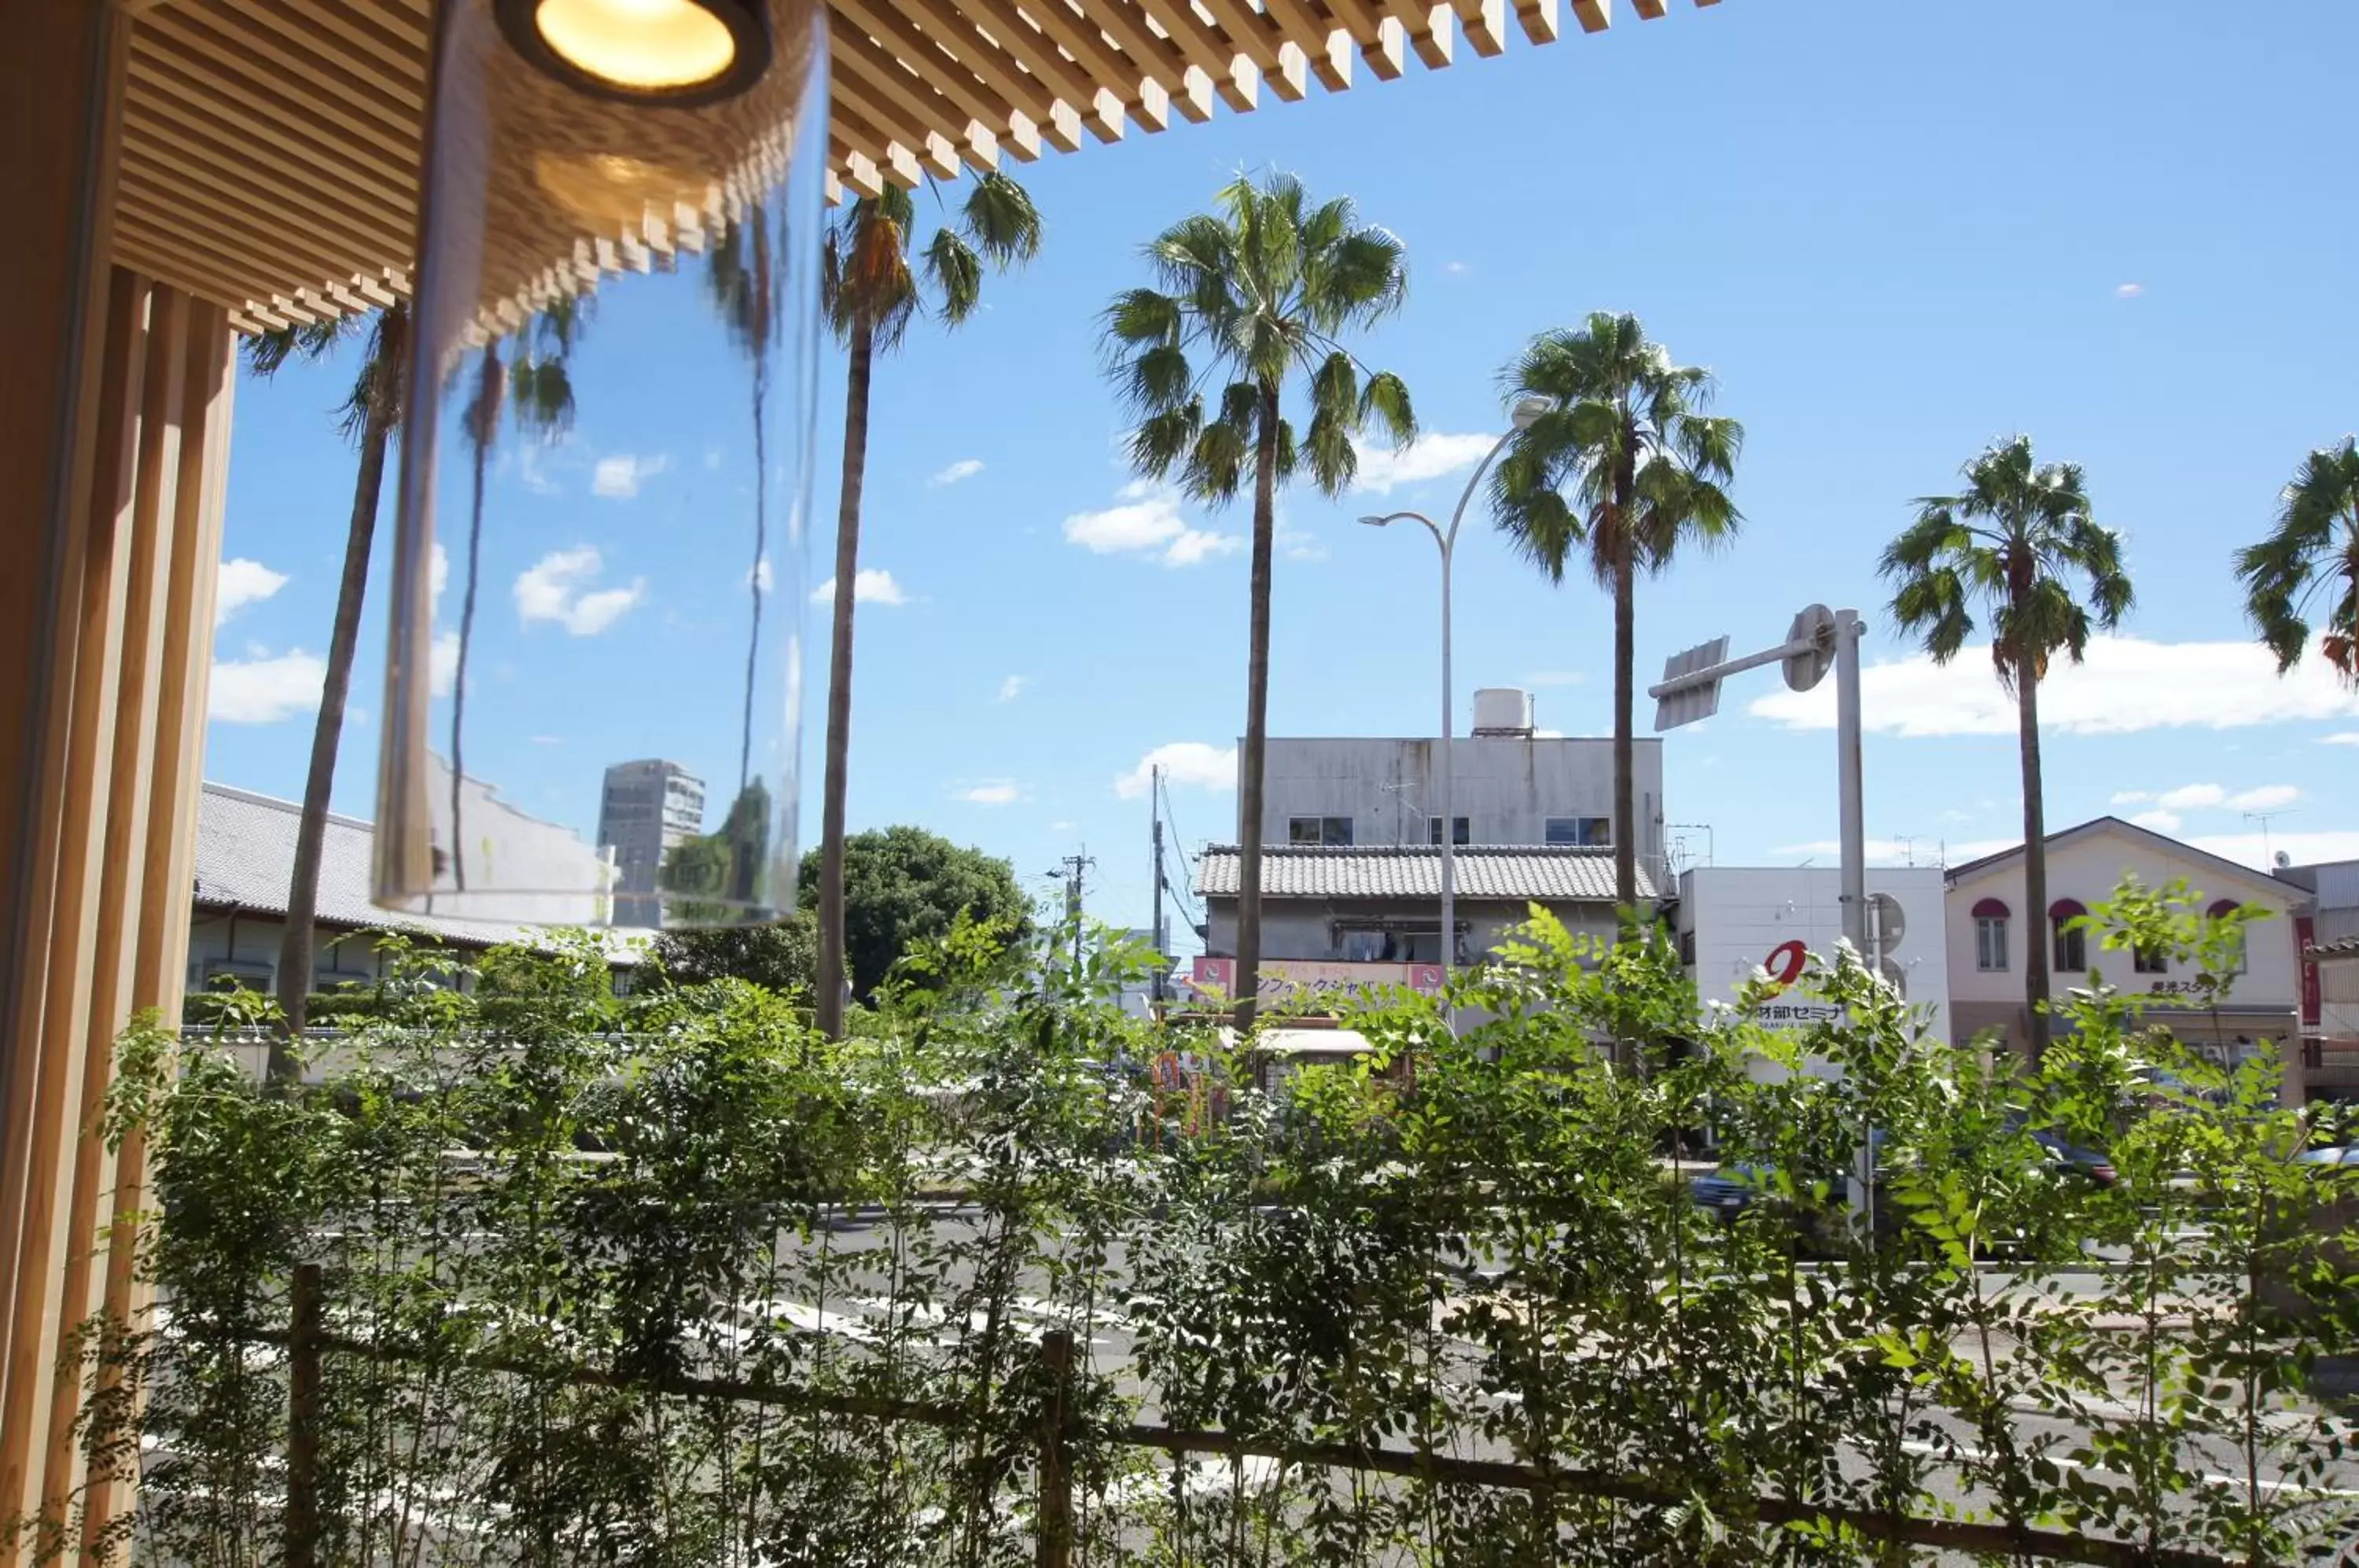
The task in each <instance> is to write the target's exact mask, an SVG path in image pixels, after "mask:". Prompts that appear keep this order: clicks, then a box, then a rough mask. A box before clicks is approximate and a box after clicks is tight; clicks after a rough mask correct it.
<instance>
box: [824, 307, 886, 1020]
mask: <svg viewBox="0 0 2359 1568" xmlns="http://www.w3.org/2000/svg"><path fill="white" fill-rule="evenodd" d="M851 338H852V343H851V349H852V352H851V364H850V365H849V367H848V369H847V371H846V373H845V376H844V387H843V497H842V499H841V501H840V502H839V503H838V505H837V507H836V514H835V622H834V628H833V633H832V637H831V639H830V642H829V645H828V662H827V778H826V781H825V783H824V784H823V785H822V786H821V791H822V793H821V803H820V825H819V837H820V852H819V979H818V982H817V990H818V992H819V996H818V1002H819V1007H818V1013H819V1028H820V1032H821V1034H823V1035H825V1036H827V1038H828V1039H830V1040H841V1039H843V796H844V787H845V778H844V776H845V772H846V765H847V763H848V761H849V759H850V757H851V752H852V607H853V595H854V593H855V592H856V591H857V589H858V587H859V579H860V491H861V486H862V485H863V483H864V480H865V479H866V477H867V471H868V379H869V372H870V369H871V367H872V365H873V364H874V361H875V351H876V327H875V322H873V321H869V320H867V319H866V318H865V317H863V318H862V319H860V320H859V321H855V322H853V328H852V333H851Z"/></svg>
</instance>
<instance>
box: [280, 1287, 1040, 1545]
mask: <svg viewBox="0 0 2359 1568" xmlns="http://www.w3.org/2000/svg"><path fill="white" fill-rule="evenodd" d="M1040 1370H1041V1374H1042V1377H1041V1381H1042V1383H1043V1385H1044V1388H1043V1391H1042V1393H1041V1397H1040V1495H1039V1498H1038V1519H1037V1525H1038V1530H1039V1541H1038V1553H1037V1555H1036V1556H1035V1558H1034V1562H1035V1563H1037V1564H1038V1568H1070V1565H1071V1563H1072V1561H1073V1462H1072V1451H1071V1445H1070V1444H1069V1443H1068V1442H1067V1432H1066V1426H1067V1422H1068V1421H1071V1409H1072V1390H1073V1336H1072V1334H1071V1333H1069V1332H1068V1331H1066V1330H1064V1329H1061V1328H1052V1329H1050V1330H1049V1332H1048V1333H1046V1334H1042V1335H1041V1336H1040ZM289 1562H290V1563H291V1562H292V1559H289Z"/></svg>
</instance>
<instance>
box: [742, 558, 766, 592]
mask: <svg viewBox="0 0 2359 1568" xmlns="http://www.w3.org/2000/svg"><path fill="white" fill-rule="evenodd" d="M745 581H746V583H748V584H749V585H750V586H752V587H756V588H759V589H760V590H761V591H762V592H763V593H768V592H769V591H770V583H771V577H770V558H769V557H768V556H764V557H763V558H762V559H761V560H759V561H756V562H755V563H754V570H752V571H751V572H747V573H745Z"/></svg>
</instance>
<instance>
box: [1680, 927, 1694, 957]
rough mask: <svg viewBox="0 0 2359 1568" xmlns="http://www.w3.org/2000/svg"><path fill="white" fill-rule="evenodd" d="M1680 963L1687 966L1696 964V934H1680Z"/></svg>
mask: <svg viewBox="0 0 2359 1568" xmlns="http://www.w3.org/2000/svg"><path fill="white" fill-rule="evenodd" d="M1680 963H1681V964H1694V963H1695V932H1693V931H1681V932H1680Z"/></svg>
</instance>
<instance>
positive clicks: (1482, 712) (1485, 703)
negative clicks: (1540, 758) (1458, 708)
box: [1474, 686, 1532, 738]
mask: <svg viewBox="0 0 2359 1568" xmlns="http://www.w3.org/2000/svg"><path fill="white" fill-rule="evenodd" d="M1474 733H1475V734H1476V735H1521V736H1525V737H1527V738H1528V737H1529V736H1530V735H1531V733H1532V694H1531V693H1530V692H1529V691H1522V690H1520V689H1518V688H1517V687H1514V686H1485V687H1484V688H1483V689H1482V690H1481V691H1476V692H1475V693H1474Z"/></svg>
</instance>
